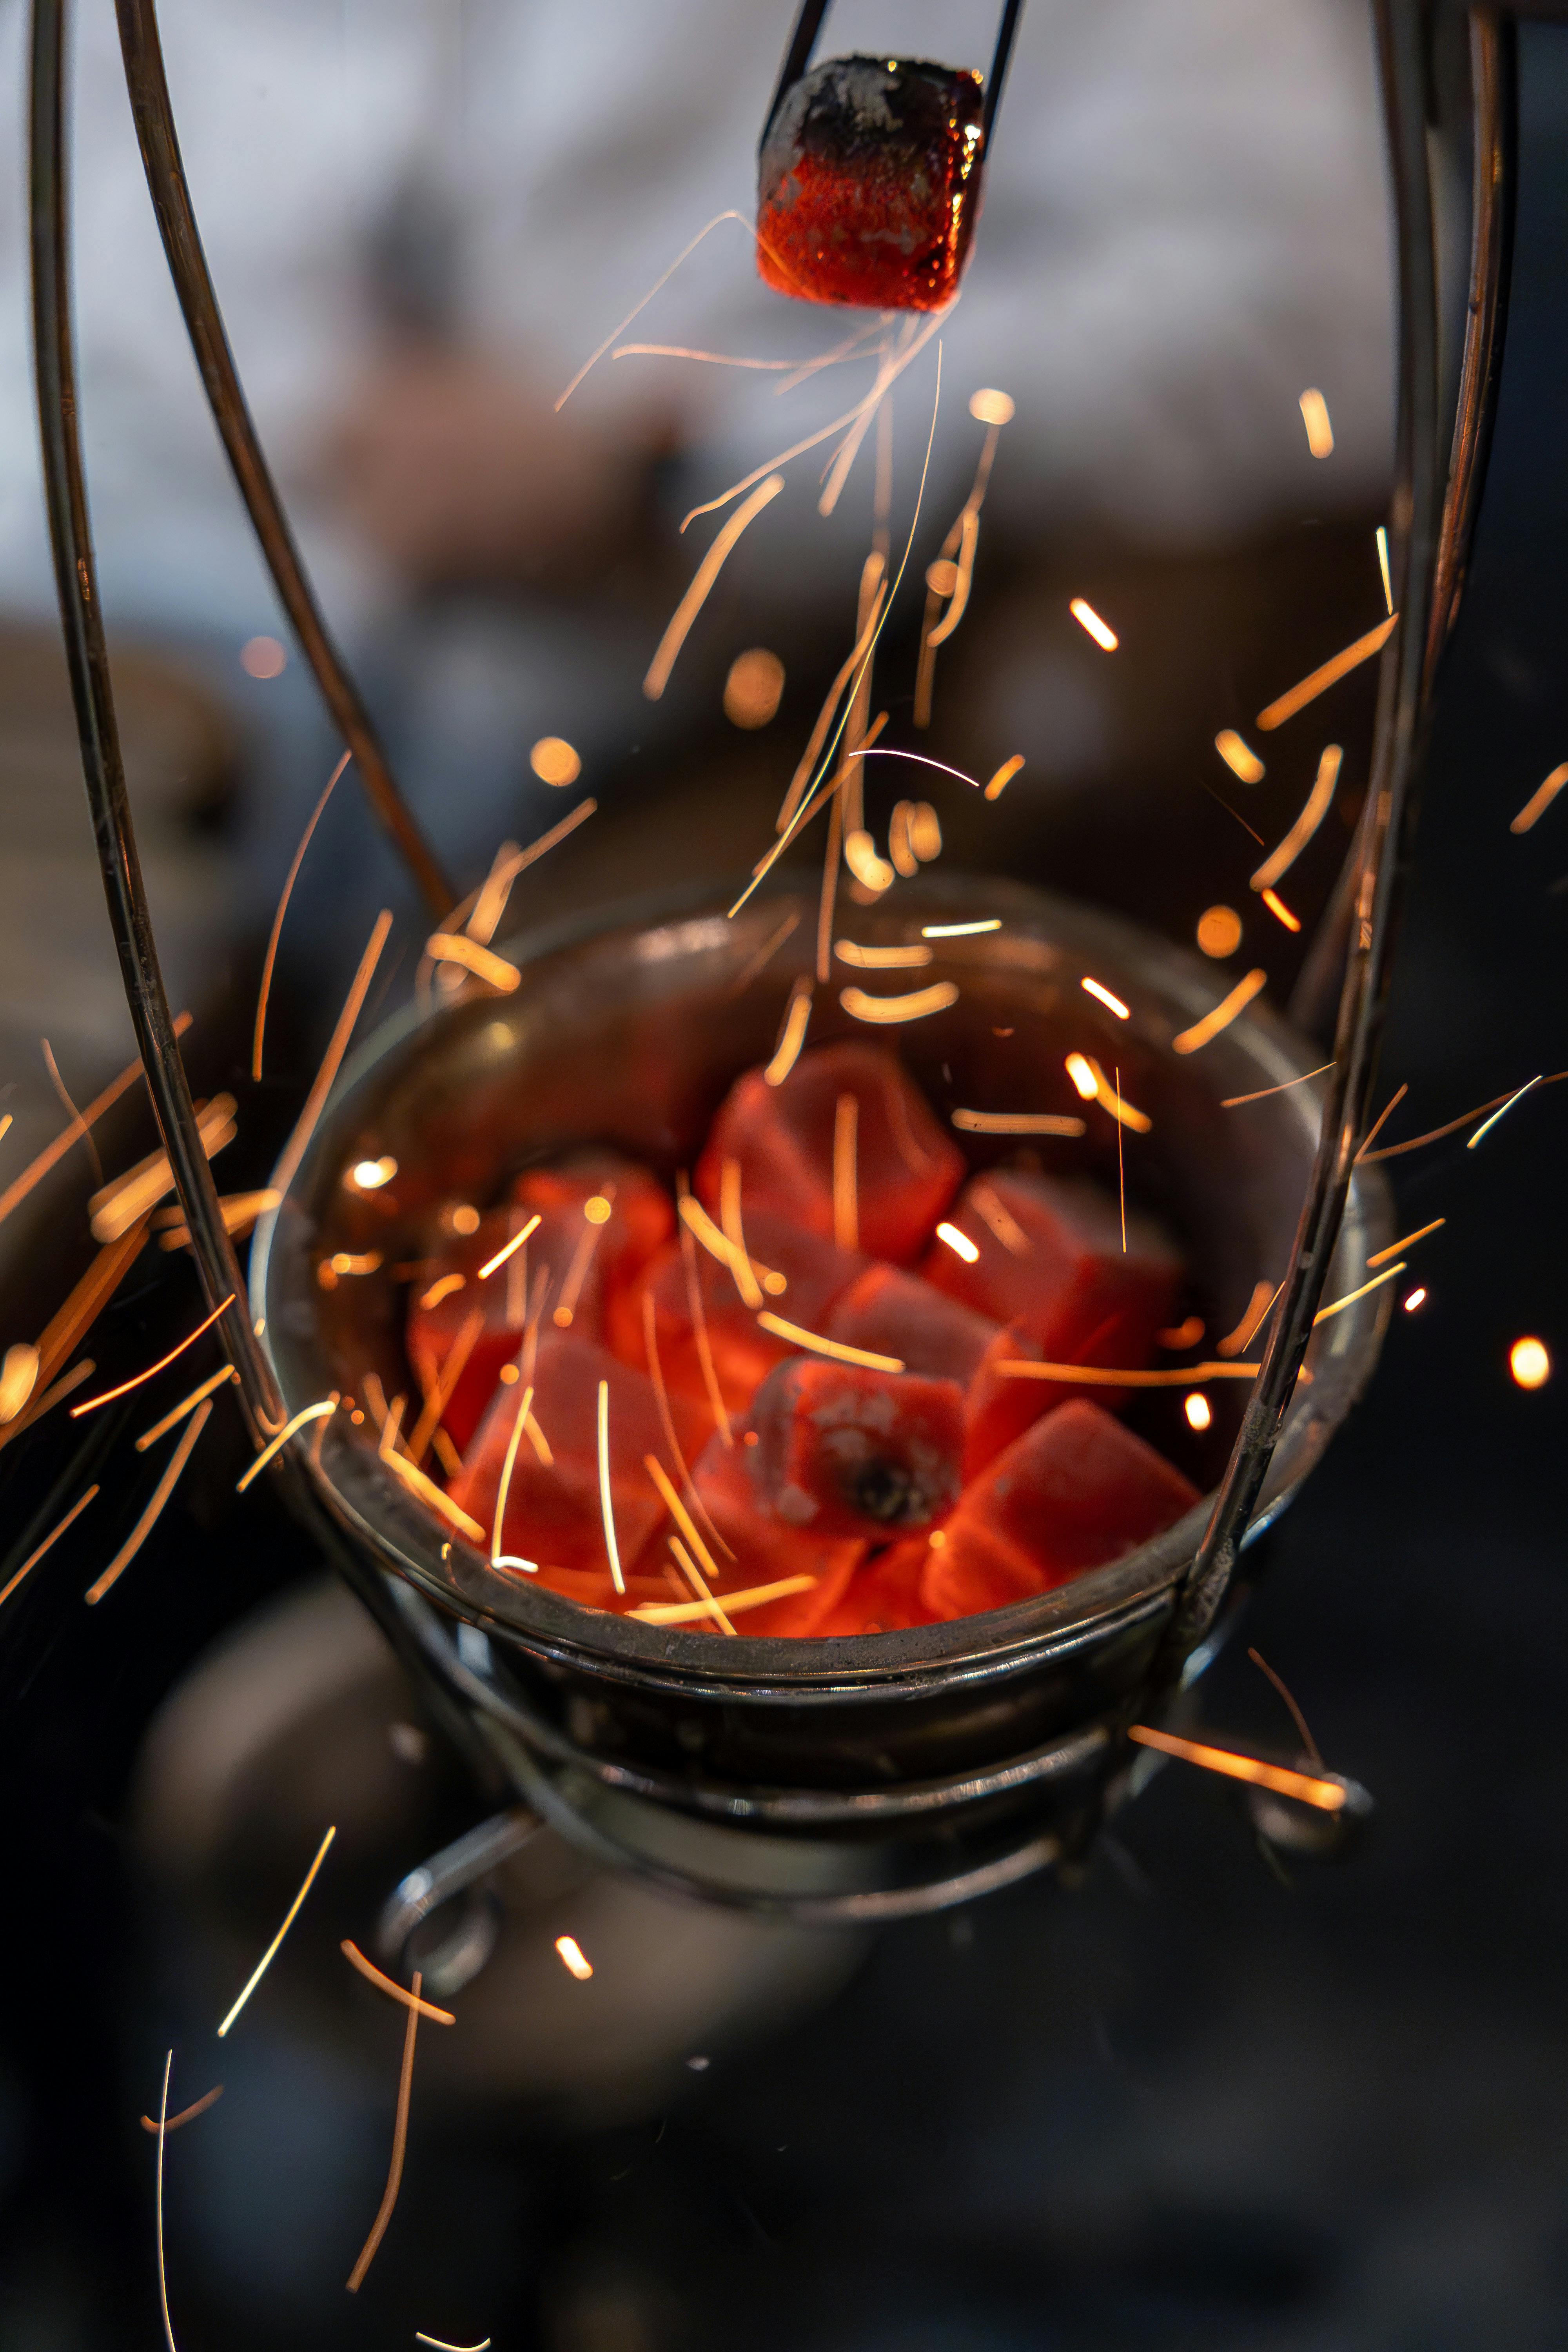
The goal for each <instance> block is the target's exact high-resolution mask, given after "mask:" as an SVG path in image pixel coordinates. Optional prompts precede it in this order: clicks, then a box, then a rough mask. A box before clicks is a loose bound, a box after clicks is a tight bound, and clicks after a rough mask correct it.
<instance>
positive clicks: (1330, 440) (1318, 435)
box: [1300, 387, 1334, 457]
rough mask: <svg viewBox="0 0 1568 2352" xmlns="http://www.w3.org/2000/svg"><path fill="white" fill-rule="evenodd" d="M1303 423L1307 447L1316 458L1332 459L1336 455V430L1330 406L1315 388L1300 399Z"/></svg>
mask: <svg viewBox="0 0 1568 2352" xmlns="http://www.w3.org/2000/svg"><path fill="white" fill-rule="evenodd" d="M1300 409H1301V422H1302V424H1303V425H1305V426H1306V428H1307V446H1308V448H1309V449H1310V451H1311V453H1312V455H1313V457H1332V456H1333V454H1334V428H1333V426H1332V425H1331V424H1330V422H1329V404H1328V402H1327V401H1326V400H1325V399H1324V398H1323V395H1322V394H1321V392H1319V391H1317V390H1316V388H1315V387H1314V388H1313V389H1311V390H1309V391H1307V392H1304V393H1303V394H1301V399H1300Z"/></svg>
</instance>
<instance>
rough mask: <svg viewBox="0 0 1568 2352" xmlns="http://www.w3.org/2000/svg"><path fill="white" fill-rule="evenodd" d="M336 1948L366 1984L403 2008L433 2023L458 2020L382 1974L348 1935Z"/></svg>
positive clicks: (455, 2021) (441, 2023) (448, 2011)
mask: <svg viewBox="0 0 1568 2352" xmlns="http://www.w3.org/2000/svg"><path fill="white" fill-rule="evenodd" d="M338 1949H339V1951H340V1952H342V1956H343V1958H344V1959H345V1960H349V1961H351V1962H352V1963H353V1966H354V1967H355V1968H356V1969H358V1970H359V1972H360V1974H361V1976H362V1977H363V1978H364V1979H365V1982H366V1983H367V1984H373V1985H374V1986H375V1987H376V1989H377V1990H378V1991H381V1992H387V1993H390V1994H391V1995H392V1998H393V2000H400V2001H401V2002H402V2003H403V2006H404V2007H405V2009H416V2010H417V2011H419V2014H420V2016H421V2017H427V2018H428V2019H429V2020H430V2021H431V2023H432V2024H433V2025H456V2023H457V2022H458V2021H457V2019H456V2018H455V2017H454V2016H453V2014H452V2012H451V2011H450V2010H449V2009H437V2007H436V2004H435V2002H434V2001H429V2000H420V1998H419V1996H418V1994H417V1993H416V1992H410V1991H409V1990H407V1988H406V1986H405V1985H400V1984H398V1983H397V1982H396V1980H395V1979H394V1978H392V1977H388V1976H383V1974H382V1972H381V1970H380V1969H378V1968H377V1967H376V1965H375V1962H374V1960H367V1959H366V1958H365V1956H364V1954H363V1952H362V1951H361V1950H360V1948H359V1946H358V1945H357V1944H355V1943H353V1942H351V1941H350V1939H349V1937H346V1936H345V1937H343V1940H342V1943H341V1944H340V1945H339V1946H338Z"/></svg>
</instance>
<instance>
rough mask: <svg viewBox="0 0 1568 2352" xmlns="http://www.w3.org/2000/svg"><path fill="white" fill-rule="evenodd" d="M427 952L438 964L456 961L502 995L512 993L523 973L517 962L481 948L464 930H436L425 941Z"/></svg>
mask: <svg viewBox="0 0 1568 2352" xmlns="http://www.w3.org/2000/svg"><path fill="white" fill-rule="evenodd" d="M425 952H426V955H427V956H429V957H430V958H431V960H432V961H433V962H436V963H454V964H458V965H459V966H460V967H461V969H462V970H463V971H468V972H471V973H472V974H473V976H474V978H475V979H476V980H482V981H483V982H484V984H485V986H486V987H487V988H493V989H494V990H495V992H496V994H497V995H498V996H510V994H511V992H512V991H513V989H514V988H516V986H517V984H518V982H520V981H521V978H522V974H521V971H519V970H518V968H517V966H516V964H514V963H509V962H508V961H507V960H506V958H505V956H499V955H496V954H494V953H492V951H491V950H490V949H489V948H482V947H480V945H479V941H478V940H471V939H469V938H468V935H467V933H466V932H463V931H432V932H431V934H430V936H429V938H428V939H427V940H426V942H425Z"/></svg>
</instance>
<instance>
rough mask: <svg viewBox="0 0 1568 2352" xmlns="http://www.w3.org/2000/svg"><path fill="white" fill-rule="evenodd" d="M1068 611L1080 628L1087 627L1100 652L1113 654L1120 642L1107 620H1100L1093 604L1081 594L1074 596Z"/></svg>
mask: <svg viewBox="0 0 1568 2352" xmlns="http://www.w3.org/2000/svg"><path fill="white" fill-rule="evenodd" d="M1068 612H1069V613H1070V614H1072V616H1073V619H1074V620H1075V621H1076V622H1077V623H1078V625H1079V628H1080V629H1087V630H1088V632H1089V635H1090V636H1091V637H1092V638H1093V639H1094V642H1095V644H1096V645H1097V646H1099V647H1100V651H1101V653H1107V654H1113V653H1114V652H1115V651H1116V648H1117V646H1119V645H1120V643H1121V639H1120V638H1119V637H1118V635H1117V634H1116V632H1115V630H1114V629H1113V628H1111V626H1110V624H1109V623H1108V622H1105V621H1102V620H1101V619H1100V614H1098V613H1097V612H1096V611H1095V609H1094V606H1093V605H1092V604H1089V603H1088V601H1087V600H1086V599H1085V598H1084V597H1082V596H1075V597H1074V598H1073V600H1072V603H1071V604H1069V605H1068Z"/></svg>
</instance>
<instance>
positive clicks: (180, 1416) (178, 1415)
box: [136, 1364, 239, 1454]
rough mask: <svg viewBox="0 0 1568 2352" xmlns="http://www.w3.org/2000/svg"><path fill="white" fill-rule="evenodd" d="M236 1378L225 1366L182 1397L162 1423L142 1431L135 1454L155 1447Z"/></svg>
mask: <svg viewBox="0 0 1568 2352" xmlns="http://www.w3.org/2000/svg"><path fill="white" fill-rule="evenodd" d="M238 1378H239V1374H238V1373H237V1371H236V1370H235V1369H234V1366H233V1365H232V1364H225V1365H224V1367H223V1369H222V1370H221V1371H216V1372H215V1373H214V1374H213V1376H212V1378H211V1380H208V1381H203V1382H202V1384H201V1386H200V1388H199V1389H193V1390H192V1391H191V1392H190V1395H189V1396H187V1397H182V1398H181V1399H180V1402H179V1403H178V1404H177V1405H175V1406H174V1409H173V1411H172V1412H166V1413H165V1414H164V1415H163V1420H162V1421H155V1422H154V1423H153V1426H152V1428H151V1429H144V1430H143V1431H142V1434H141V1436H140V1437H139V1438H138V1439H137V1441H136V1451H137V1453H138V1454H145V1453H146V1451H147V1448H148V1447H149V1446H150V1445H156V1444H157V1442H158V1440H159V1439H160V1438H161V1437H166V1436H167V1435H168V1433H169V1432H170V1430H171V1429H173V1428H174V1426H175V1424H176V1423H179V1422H182V1421H184V1417H185V1415H186V1414H187V1413H188V1412H195V1409H196V1407H197V1405H199V1404H200V1403H201V1402H202V1399H203V1398H204V1397H210V1396H211V1395H212V1394H213V1392H214V1391H215V1390H216V1389H221V1388H222V1387H223V1386H224V1385H225V1384H226V1382H227V1381H237V1380H238Z"/></svg>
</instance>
